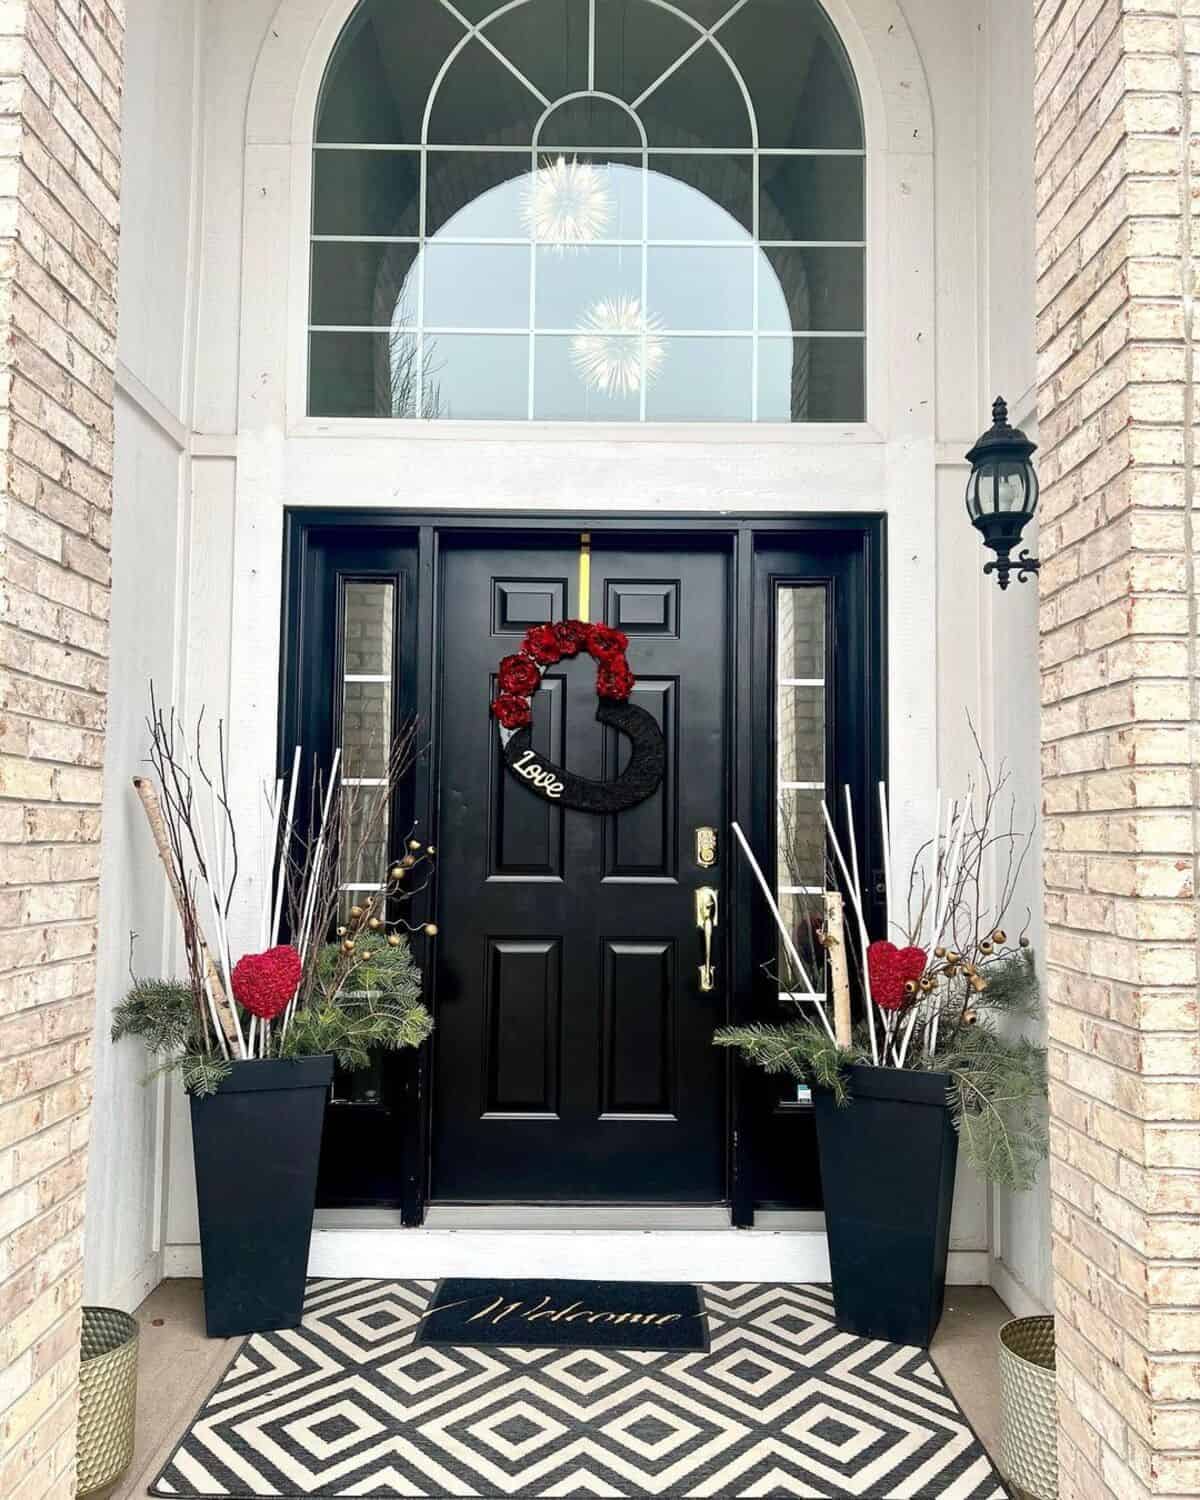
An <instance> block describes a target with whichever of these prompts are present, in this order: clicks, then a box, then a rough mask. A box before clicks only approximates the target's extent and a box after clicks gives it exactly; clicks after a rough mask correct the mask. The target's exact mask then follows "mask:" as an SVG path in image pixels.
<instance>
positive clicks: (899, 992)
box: [867, 939, 929, 1010]
mask: <svg viewBox="0 0 1200 1500" xmlns="http://www.w3.org/2000/svg"><path fill="white" fill-rule="evenodd" d="M928 961H929V957H928V955H927V954H926V952H925V950H924V948H897V947H896V945H895V943H889V942H888V941H887V940H886V939H883V940H881V941H879V942H877V943H872V944H871V945H870V947H869V948H868V949H867V978H868V980H869V981H870V985H871V999H872V1000H874V1002H875V1004H876V1005H878V1006H879V1007H880V1009H881V1010H899V1009H900V1007H901V1006H902V1005H903V1004H904V1002H905V1000H906V999H907V998H908V997H907V996H906V995H905V993H904V986H905V985H906V984H907V983H908V982H909V981H910V980H912V981H913V983H915V982H916V981H917V980H918V979H920V977H921V975H922V974H924V972H925V965H926V964H927V963H928Z"/></svg>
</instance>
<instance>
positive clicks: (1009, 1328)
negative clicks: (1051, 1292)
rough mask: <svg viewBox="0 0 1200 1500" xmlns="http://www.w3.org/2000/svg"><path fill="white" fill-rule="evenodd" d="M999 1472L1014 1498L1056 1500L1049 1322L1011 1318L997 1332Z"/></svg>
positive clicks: (1051, 1330)
mask: <svg viewBox="0 0 1200 1500" xmlns="http://www.w3.org/2000/svg"><path fill="white" fill-rule="evenodd" d="M1000 1472H1001V1474H1003V1476H1004V1477H1005V1479H1007V1480H1008V1481H1009V1483H1010V1484H1011V1485H1012V1486H1013V1488H1014V1490H1015V1491H1016V1493H1017V1494H1018V1495H1019V1496H1022V1497H1028V1500H1056V1497H1057V1495H1058V1408H1057V1405H1056V1397H1055V1378H1054V1319H1053V1318H1048V1317H1041V1318H1014V1319H1013V1321H1012V1322H1011V1323H1005V1325H1004V1327H1003V1328H1002V1329H1001V1330H1000Z"/></svg>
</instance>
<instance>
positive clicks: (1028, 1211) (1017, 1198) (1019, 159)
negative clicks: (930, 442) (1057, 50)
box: [980, 0, 1053, 1316]
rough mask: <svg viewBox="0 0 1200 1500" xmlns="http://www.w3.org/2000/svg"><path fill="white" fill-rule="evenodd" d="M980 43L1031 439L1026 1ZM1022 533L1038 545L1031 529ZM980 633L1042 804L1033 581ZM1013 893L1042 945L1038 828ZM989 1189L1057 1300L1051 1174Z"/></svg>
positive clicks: (990, 239) (989, 202)
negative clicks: (1017, 1188) (1021, 1188)
mask: <svg viewBox="0 0 1200 1500" xmlns="http://www.w3.org/2000/svg"><path fill="white" fill-rule="evenodd" d="M981 47H982V53H981V61H982V82H983V83H984V87H983V89H982V93H983V95H984V97H985V99H987V100H988V101H989V107H988V108H987V109H986V110H985V112H984V115H983V118H982V119H981V121H980V140H981V143H982V144H981V150H982V151H983V153H984V157H985V159H986V161H987V164H988V185H989V190H988V193H987V195H986V198H985V199H984V200H983V207H984V210H985V214H986V232H985V233H984V234H983V235H982V236H981V249H982V252H983V255H984V260H983V262H981V264H982V266H983V270H982V272H981V282H982V283H983V285H984V286H985V287H986V295H987V303H986V314H987V341H986V345H985V370H986V376H985V384H987V388H988V390H990V391H992V392H994V393H1003V394H1005V395H1007V396H1008V397H1009V400H1010V406H1011V409H1012V419H1013V420H1014V421H1015V422H1016V423H1017V424H1018V425H1020V426H1021V427H1022V428H1023V429H1024V431H1025V432H1026V433H1027V434H1028V436H1029V437H1030V438H1032V439H1034V440H1035V441H1036V439H1037V412H1036V401H1037V391H1036V377H1037V368H1036V358H1035V352H1034V349H1035V341H1034V322H1033V306H1034V222H1033V221H1034V210H1033V202H1034V187H1033V16H1032V9H1031V7H1029V6H1020V5H1011V4H1009V3H1007V0H988V5H987V15H986V18H985V30H984V31H983V32H982V33H981ZM1029 544H1030V550H1031V551H1032V552H1034V553H1035V554H1036V551H1037V541H1036V536H1033V537H1030V538H1029ZM1014 596H1017V597H1014ZM984 636H985V642H986V644H985V650H987V652H988V654H989V657H990V659H991V660H992V661H993V662H994V663H995V664H996V665H995V669H994V670H993V671H992V672H991V673H990V674H989V679H988V680H989V687H990V714H991V740H992V744H993V746H994V753H995V754H996V756H997V758H998V759H999V758H1002V759H1004V760H1006V761H1007V763H1008V765H1009V768H1010V770H1011V772H1012V776H1013V782H1014V785H1016V786H1018V787H1021V788H1031V789H1032V794H1031V797H1030V802H1031V810H1034V811H1036V812H1037V813H1038V814H1040V811H1041V805H1040V803H1041V797H1040V779H1041V770H1040V743H1041V735H1040V716H1041V704H1040V700H1039V678H1038V671H1037V665H1038V656H1039V642H1038V622H1037V608H1036V584H1034V583H1028V584H1023V585H1022V584H1014V585H1013V587H1012V588H1010V589H1009V592H1008V595H1007V596H1004V595H1001V594H1000V593H999V591H998V590H996V589H992V590H990V595H989V613H988V620H987V628H986V630H985V632H984ZM1020 903H1021V905H1022V906H1025V907H1028V909H1029V911H1030V913H1031V919H1030V937H1031V939H1032V941H1033V943H1034V946H1035V948H1036V950H1037V951H1038V952H1039V953H1041V952H1042V951H1043V941H1042V939H1043V924H1042V844H1041V837H1040V829H1039V835H1038V838H1037V840H1036V842H1035V845H1034V847H1033V849H1032V850H1031V851H1030V859H1029V862H1028V864H1027V866H1026V868H1025V870H1024V880H1023V888H1022V891H1021V893H1020ZM1030 1034H1031V1035H1035V1036H1037V1037H1038V1039H1039V1040H1042V1041H1044V1040H1045V1035H1046V1027H1045V1024H1044V1022H1043V1023H1036V1024H1034V1025H1032V1026H1031V1028H1030ZM993 1200H994V1201H993V1205H992V1284H993V1285H994V1286H995V1287H996V1289H997V1291H998V1292H999V1293H1000V1295H1001V1296H1002V1297H1003V1298H1004V1299H1005V1301H1007V1302H1008V1304H1009V1306H1010V1307H1012V1309H1013V1311H1014V1312H1016V1313H1018V1314H1020V1315H1022V1316H1024V1315H1026V1314H1029V1313H1034V1312H1044V1311H1046V1310H1048V1309H1049V1308H1050V1307H1051V1306H1052V1303H1053V1282H1052V1272H1051V1266H1050V1190H1049V1182H1048V1179H1047V1178H1046V1177H1045V1176H1044V1175H1043V1178H1042V1180H1041V1182H1040V1183H1039V1184H1038V1186H1037V1187H1036V1188H1034V1189H1033V1190H1032V1191H1030V1192H1028V1193H1007V1192H997V1193H995V1194H994V1195H993Z"/></svg>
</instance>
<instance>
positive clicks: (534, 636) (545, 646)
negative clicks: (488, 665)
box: [492, 620, 666, 813]
mask: <svg viewBox="0 0 1200 1500" xmlns="http://www.w3.org/2000/svg"><path fill="white" fill-rule="evenodd" d="M628 645H629V638H628V636H626V635H625V633H624V631H621V630H617V629H616V628H615V627H614V626H612V625H589V624H588V623H587V622H586V621H584V620H557V621H547V623H546V624H544V625H534V626H531V627H530V629H529V630H527V631H526V632H525V639H524V640H523V641H522V642H521V649H520V650H519V651H517V652H515V653H514V654H513V655H511V656H506V657H504V659H503V660H502V661H501V663H500V666H499V669H498V671H497V674H496V677H497V686H498V689H499V691H498V692H497V694H496V696H495V698H493V700H492V713H493V714H495V716H496V720H497V722H498V723H499V725H500V744H501V746H502V748H503V751H504V759H505V761H506V762H507V764H508V768H509V770H510V771H511V772H512V773H513V775H514V776H518V777H520V779H521V780H522V781H523V782H524V783H525V785H526V786H527V787H528V788H529V790H530V791H531V792H534V793H535V794H536V795H538V796H540V797H543V798H545V799H546V800H547V801H548V802H551V803H553V804H554V805H555V806H558V807H571V808H575V809H577V810H578V811H580V812H593V813H613V812H620V811H622V810H623V809H624V808H627V807H634V806H636V804H637V803H639V802H642V801H644V800H645V799H646V798H647V797H649V796H650V795H651V794H652V793H653V792H654V790H655V788H656V787H658V786H659V785H660V784H661V782H662V778H663V772H664V770H665V767H666V745H665V743H664V741H663V737H662V730H661V729H660V728H659V727H658V723H657V721H656V720H655V719H654V718H653V716H652V715H651V714H649V713H647V711H646V710H645V709H644V708H638V707H637V706H636V705H635V704H633V703H630V701H629V695H630V694H631V693H632V692H633V689H634V687H635V686H636V683H637V679H636V678H635V677H634V675H633V673H632V672H631V671H630V669H629V663H628V662H627V661H626V660H625V650H626V648H627V647H628ZM583 652H586V653H587V654H588V655H589V656H590V657H591V658H592V660H593V661H594V662H595V663H596V697H597V698H598V699H599V702H598V704H597V706H596V719H597V722H598V723H600V724H602V725H604V726H605V727H606V728H610V729H615V730H616V731H617V732H618V733H619V734H623V735H626V736H627V737H628V738H629V739H630V740H631V741H632V745H633V751H632V754H631V755H630V757H629V759H628V761H627V763H626V765H625V768H624V770H623V771H622V772H621V773H620V775H619V776H615V777H612V778H610V779H609V780H607V781H592V780H589V779H588V778H587V777H584V776H577V775H575V774H574V773H573V772H571V771H569V770H568V769H567V768H566V767H565V766H557V765H555V764H554V763H553V762H552V761H549V760H547V759H546V758H545V756H543V755H541V754H540V753H538V752H536V751H535V750H534V749H533V745H532V742H531V728H530V726H531V725H532V723H533V707H532V699H533V695H534V693H536V692H537V690H538V687H539V685H540V684H541V680H542V676H543V674H544V673H545V671H546V669H547V667H552V666H554V665H555V663H556V662H560V661H563V660H564V659H566V658H568V657H572V656H579V655H580V654H581V653H583Z"/></svg>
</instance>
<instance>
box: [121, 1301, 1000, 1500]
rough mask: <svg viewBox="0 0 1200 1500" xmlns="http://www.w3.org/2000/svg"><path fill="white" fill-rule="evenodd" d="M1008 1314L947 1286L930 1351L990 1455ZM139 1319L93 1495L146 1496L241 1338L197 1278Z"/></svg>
mask: <svg viewBox="0 0 1200 1500" xmlns="http://www.w3.org/2000/svg"><path fill="white" fill-rule="evenodd" d="M1011 1316H1012V1314H1011V1313H1010V1312H1009V1310H1008V1308H1007V1307H1005V1305H1004V1303H1003V1302H1001V1300H1000V1299H999V1297H997V1296H996V1294H995V1292H993V1291H992V1290H991V1288H990V1287H967V1286H954V1287H947V1288H946V1311H945V1314H944V1316H943V1318H942V1324H941V1327H940V1328H939V1329H938V1333H937V1337H936V1339H935V1340H934V1343H933V1349H932V1351H931V1352H932V1354H933V1358H934V1362H935V1363H936V1365H937V1367H938V1369H939V1370H940V1371H941V1373H942V1377H943V1379H944V1380H945V1382H946V1384H947V1385H948V1386H949V1388H950V1390H951V1391H952V1392H953V1394H954V1397H955V1399H956V1400H957V1402H958V1403H959V1405H960V1406H961V1407H962V1409H963V1411H964V1412H965V1413H966V1414H967V1418H968V1420H969V1421H970V1422H971V1424H972V1426H973V1427H974V1428H975V1431H976V1432H977V1433H978V1434H979V1437H980V1440H981V1441H982V1443H983V1445H984V1447H985V1448H986V1449H987V1450H988V1452H989V1453H990V1454H991V1455H992V1456H993V1458H994V1457H995V1454H996V1443H997V1438H998V1435H999V1434H998V1427H999V1413H1000V1377H999V1372H998V1368H997V1363H996V1331H997V1330H998V1329H999V1327H1000V1325H1001V1324H1002V1323H1004V1322H1006V1321H1007V1320H1008V1319H1009V1318H1010V1317H1011ZM137 1319H138V1322H139V1323H140V1324H141V1327H142V1336H141V1349H140V1354H139V1360H138V1407H137V1443H136V1447H135V1450H134V1455H133V1463H132V1464H131V1465H130V1466H129V1469H128V1471H127V1472H126V1474H125V1477H124V1478H123V1479H119V1480H118V1481H117V1482H116V1484H115V1485H111V1486H110V1487H109V1488H108V1489H107V1490H102V1491H100V1494H99V1500H133V1497H135V1496H142V1495H145V1493H146V1491H147V1489H148V1487H149V1485H150V1483H151V1481H152V1480H153V1478H154V1476H155V1474H157V1472H158V1470H159V1468H160V1467H161V1466H162V1464H163V1463H165V1462H166V1459H167V1455H168V1454H169V1452H170V1450H171V1447H172V1445H173V1444H174V1443H175V1441H176V1440H177V1438H178V1437H179V1435H180V1433H181V1432H182V1431H183V1429H184V1428H185V1427H186V1426H187V1424H188V1422H189V1421H190V1420H191V1418H192V1417H193V1416H194V1415H195V1413H196V1411H197V1410H198V1409H199V1407H200V1406H201V1404H202V1403H203V1401H204V1398H205V1397H206V1396H207V1395H208V1393H209V1390H210V1389H211V1388H212V1387H213V1386H214V1385H215V1384H216V1383H217V1380H218V1378H219V1377H220V1375H221V1372H222V1371H223V1370H224V1368H225V1366H226V1365H227V1364H228V1363H229V1361H230V1359H231V1358H232V1357H233V1352H234V1350H235V1349H236V1348H237V1347H238V1345H239V1343H240V1342H241V1340H240V1339H236V1338H233V1339H209V1338H206V1337H205V1334H204V1318H203V1314H202V1311H201V1299H200V1282H199V1281H192V1280H186V1281H185V1280H179V1281H164V1282H163V1283H162V1285H161V1286H159V1287H158V1288H157V1289H156V1290H155V1291H153V1292H151V1294H150V1296H149V1297H147V1298H146V1300H145V1302H143V1303H142V1305H141V1307H139V1308H138V1310H137Z"/></svg>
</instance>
